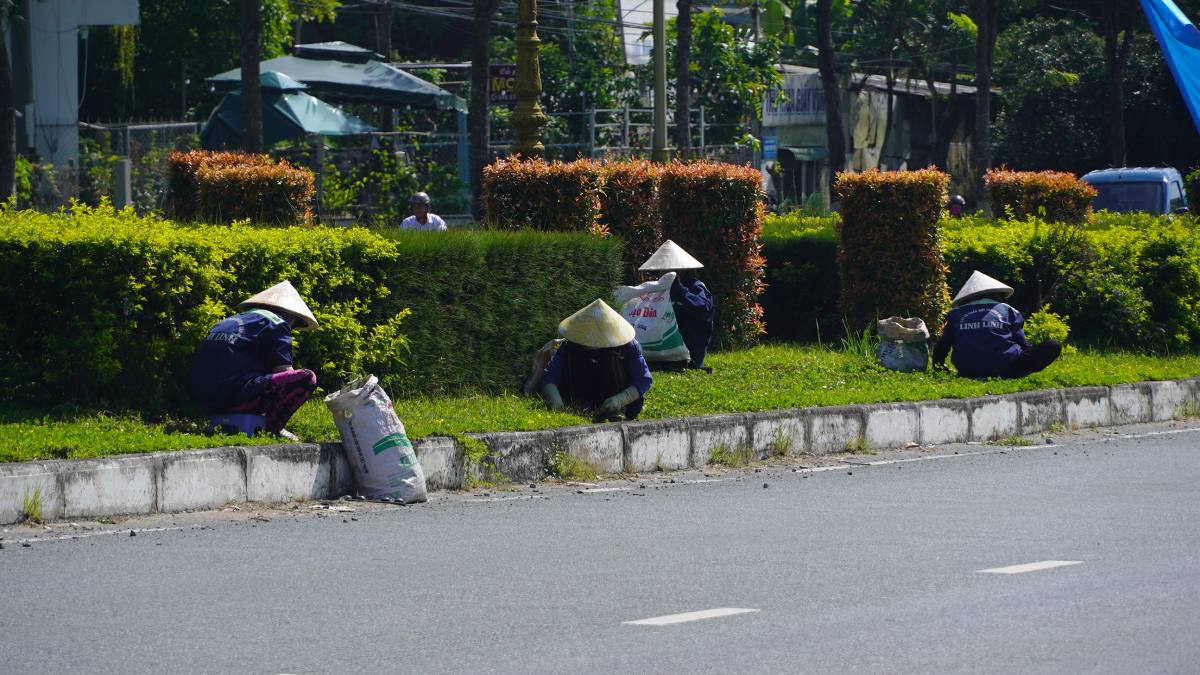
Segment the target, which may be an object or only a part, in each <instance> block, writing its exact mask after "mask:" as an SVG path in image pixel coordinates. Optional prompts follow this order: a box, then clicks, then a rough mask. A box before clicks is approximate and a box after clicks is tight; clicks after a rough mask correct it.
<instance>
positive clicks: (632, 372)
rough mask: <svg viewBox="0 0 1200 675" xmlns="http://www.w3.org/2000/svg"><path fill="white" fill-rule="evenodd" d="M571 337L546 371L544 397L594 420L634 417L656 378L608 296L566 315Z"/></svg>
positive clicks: (562, 329)
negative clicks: (583, 413)
mask: <svg viewBox="0 0 1200 675" xmlns="http://www.w3.org/2000/svg"><path fill="white" fill-rule="evenodd" d="M558 332H559V334H560V335H562V336H563V338H565V339H566V341H565V342H563V344H562V346H561V347H559V349H558V351H557V352H555V354H554V358H552V359H550V364H549V365H547V366H546V370H545V372H544V373H542V383H541V384H542V395H543V396H545V397H546V403H547V404H549V405H550V407H551V408H562V407H563V406H565V405H570V406H572V407H576V408H581V409H583V410H586V411H588V412H589V413H590V414H592V416H593V420H594V421H597V422H600V421H606V420H607V421H612V420H615V419H620V416H622V415H624V417H625V419H629V420H631V419H634V418H636V417H637V416H638V414H639V413H641V412H642V406H643V405H645V402H646V399H645V398H644V397H645V395H646V392H647V391H649V390H650V385H651V384H653V383H654V380H653V379H652V378H651V377H650V369H649V368H648V367H647V366H646V359H645V358H644V357H643V356H642V347H641V345H639V344H638V342H637V340H635V339H634V331H633V326H630V325H629V322H628V321H626V320H625V319H624V318H623V317H622V316H621V315H620V314H617V313H616V311H614V310H613V309H612V308H611V307H609V306H608V305H607V304H605V303H604V301H603V300H596V301H595V302H593V303H592V304H590V305H588V306H587V307H584V308H583V309H581V310H579V311H578V312H575V313H574V314H572V315H571V316H569V317H567V318H566V319H563V321H562V323H560V324H558Z"/></svg>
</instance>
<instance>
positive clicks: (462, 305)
mask: <svg viewBox="0 0 1200 675" xmlns="http://www.w3.org/2000/svg"><path fill="white" fill-rule="evenodd" d="M620 260H621V249H620V244H619V242H617V241H615V240H608V239H598V238H595V237H588V236H586V235H547V234H539V233H515V234H510V233H472V232H462V233H404V234H400V235H395V236H394V237H392V238H391V239H388V238H384V237H380V236H378V235H376V234H374V233H371V232H369V231H366V230H362V229H339V228H321V227H307V228H286V229H255V228H249V227H212V226H197V227H179V226H176V225H174V224H172V223H170V222H169V221H161V220H158V219H155V218H140V217H138V216H136V215H134V214H133V213H132V212H131V211H125V212H120V213H117V212H114V211H113V210H112V209H111V208H107V207H100V208H96V209H91V208H87V207H83V206H78V207H76V208H75V209H74V211H72V212H62V213H58V214H42V213H37V212H32V211H13V210H3V211H0V306H4V307H7V308H10V309H9V311H8V312H6V314H5V316H4V318H3V319H2V320H0V353H4V354H5V355H6V356H7V357H8V359H7V364H6V367H5V368H3V369H0V391H2V392H3V393H2V394H0V397H2V398H3V399H6V400H8V401H10V402H23V403H37V404H46V403H63V402H71V403H85V404H89V405H112V406H133V407H137V408H141V409H143V410H150V411H157V410H169V409H178V408H179V407H180V406H182V405H184V404H185V387H186V374H187V371H188V368H189V366H190V363H191V358H192V354H193V353H194V350H195V348H196V345H197V344H198V343H199V341H200V339H201V338H202V337H203V335H204V333H205V332H207V330H208V328H209V327H210V326H211V325H212V324H213V323H215V322H216V321H217V320H219V319H221V318H222V317H224V316H227V315H229V314H231V313H232V312H233V307H234V306H235V305H236V303H237V302H239V301H241V300H243V299H245V298H246V297H248V296H249V295H251V294H252V293H255V292H257V291H259V290H261V289H263V288H266V287H267V286H269V285H271V284H273V283H275V282H277V281H279V280H280V279H284V278H287V279H290V280H291V281H292V283H293V284H295V285H296V287H297V288H298V289H299V290H300V292H301V294H302V295H304V297H305V298H306V300H307V301H308V303H309V305H310V307H312V309H313V312H314V313H315V314H316V316H317V318H318V320H319V321H320V323H321V326H320V327H319V328H318V329H317V330H314V331H311V332H300V333H298V334H297V338H296V345H297V362H298V363H299V364H300V365H302V366H304V367H311V368H314V369H316V370H317V371H318V375H319V377H320V378H321V383H322V385H323V386H324V387H325V388H327V389H328V388H331V387H333V386H336V385H337V384H338V383H340V382H341V381H342V380H343V379H344V377H345V376H348V375H352V374H357V373H362V372H373V373H375V374H377V375H379V376H380V377H381V379H383V381H384V383H385V385H386V386H387V387H388V390H389V392H390V393H392V395H393V396H395V397H404V396H412V395H419V394H426V393H440V392H448V391H455V390H460V389H471V388H481V389H489V390H501V389H516V388H517V387H518V386H519V385H520V383H521V381H522V379H523V378H524V377H525V375H527V372H528V368H529V358H530V354H531V353H532V352H533V351H534V349H536V347H537V346H540V345H541V343H542V342H544V341H545V340H546V339H548V338H549V337H551V336H552V335H553V334H554V327H555V325H556V324H557V322H558V321H559V320H560V319H561V318H563V317H565V316H567V315H568V314H570V313H571V312H573V311H575V310H576V309H578V308H579V307H581V306H583V305H584V304H586V303H587V302H589V301H591V300H594V299H595V298H597V297H607V295H608V293H609V292H610V291H611V290H612V288H613V287H614V286H615V285H616V284H617V283H619V280H620ZM410 311H411V313H410ZM406 344H407V348H406Z"/></svg>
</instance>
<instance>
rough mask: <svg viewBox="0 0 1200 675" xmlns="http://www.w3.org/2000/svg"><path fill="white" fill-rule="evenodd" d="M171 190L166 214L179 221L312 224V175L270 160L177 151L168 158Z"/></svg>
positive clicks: (218, 153)
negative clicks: (246, 221)
mask: <svg viewBox="0 0 1200 675" xmlns="http://www.w3.org/2000/svg"><path fill="white" fill-rule="evenodd" d="M167 187H168V194H167V213H168V214H170V215H171V217H173V218H175V219H176V220H179V221H184V222H187V221H193V220H206V221H209V222H217V223H221V222H225V223H227V222H232V221H235V220H249V221H251V222H254V223H261V224H268V225H278V224H284V225H287V224H294V223H311V222H312V208H311V207H312V202H313V197H314V194H315V188H314V179H313V174H312V172H311V171H309V170H307V169H303V168H298V167H295V166H292V165H291V164H289V163H288V162H286V161H282V160H281V161H280V162H278V163H276V162H275V161H273V160H272V159H271V158H270V157H269V156H268V155H253V154H248V153H243V152H209V151H207V150H192V151H189V152H179V151H175V152H172V153H171V154H170V155H168V157H167Z"/></svg>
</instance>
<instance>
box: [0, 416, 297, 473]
mask: <svg viewBox="0 0 1200 675" xmlns="http://www.w3.org/2000/svg"><path fill="white" fill-rule="evenodd" d="M14 417H18V415H16V414H14V412H12V411H9V412H5V413H4V414H3V418H4V419H5V421H4V423H0V461H4V462H16V461H25V460H33V459H68V458H71V459H76V458H85V457H107V456H110V455H123V454H132V453H141V452H158V451H162V450H182V449H186V448H217V447H222V446H226V445H251V444H255V445H258V444H264V443H278V442H279V441H278V439H275V438H271V437H265V436H260V437H257V438H247V437H246V436H242V435H240V434H239V435H237V436H221V435H217V436H206V435H204V434H203V433H200V430H199V429H194V430H191V431H190V432H183V431H179V425H176V424H146V423H144V422H143V421H142V420H141V419H139V418H138V417H137V416H133V415H120V416H114V415H107V414H89V415H64V416H61V417H59V418H53V417H49V416H47V417H42V418H33V417H24V418H23V419H21V421H12V420H13V418H14ZM187 426H192V425H187Z"/></svg>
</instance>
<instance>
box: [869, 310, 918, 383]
mask: <svg viewBox="0 0 1200 675" xmlns="http://www.w3.org/2000/svg"><path fill="white" fill-rule="evenodd" d="M876 328H877V329H878V332H879V347H878V349H876V350H875V356H876V357H878V359H879V363H880V364H881V365H882V366H883V367H884V368H888V369H889V370H898V371H901V372H905V373H911V372H913V371H916V370H925V368H926V366H928V365H929V329H927V328H926V327H925V322H924V321H922V320H921V319H919V318H916V317H914V318H909V319H902V318H900V317H898V316H890V317H888V318H886V319H882V320H880V321H878V322H876Z"/></svg>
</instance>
